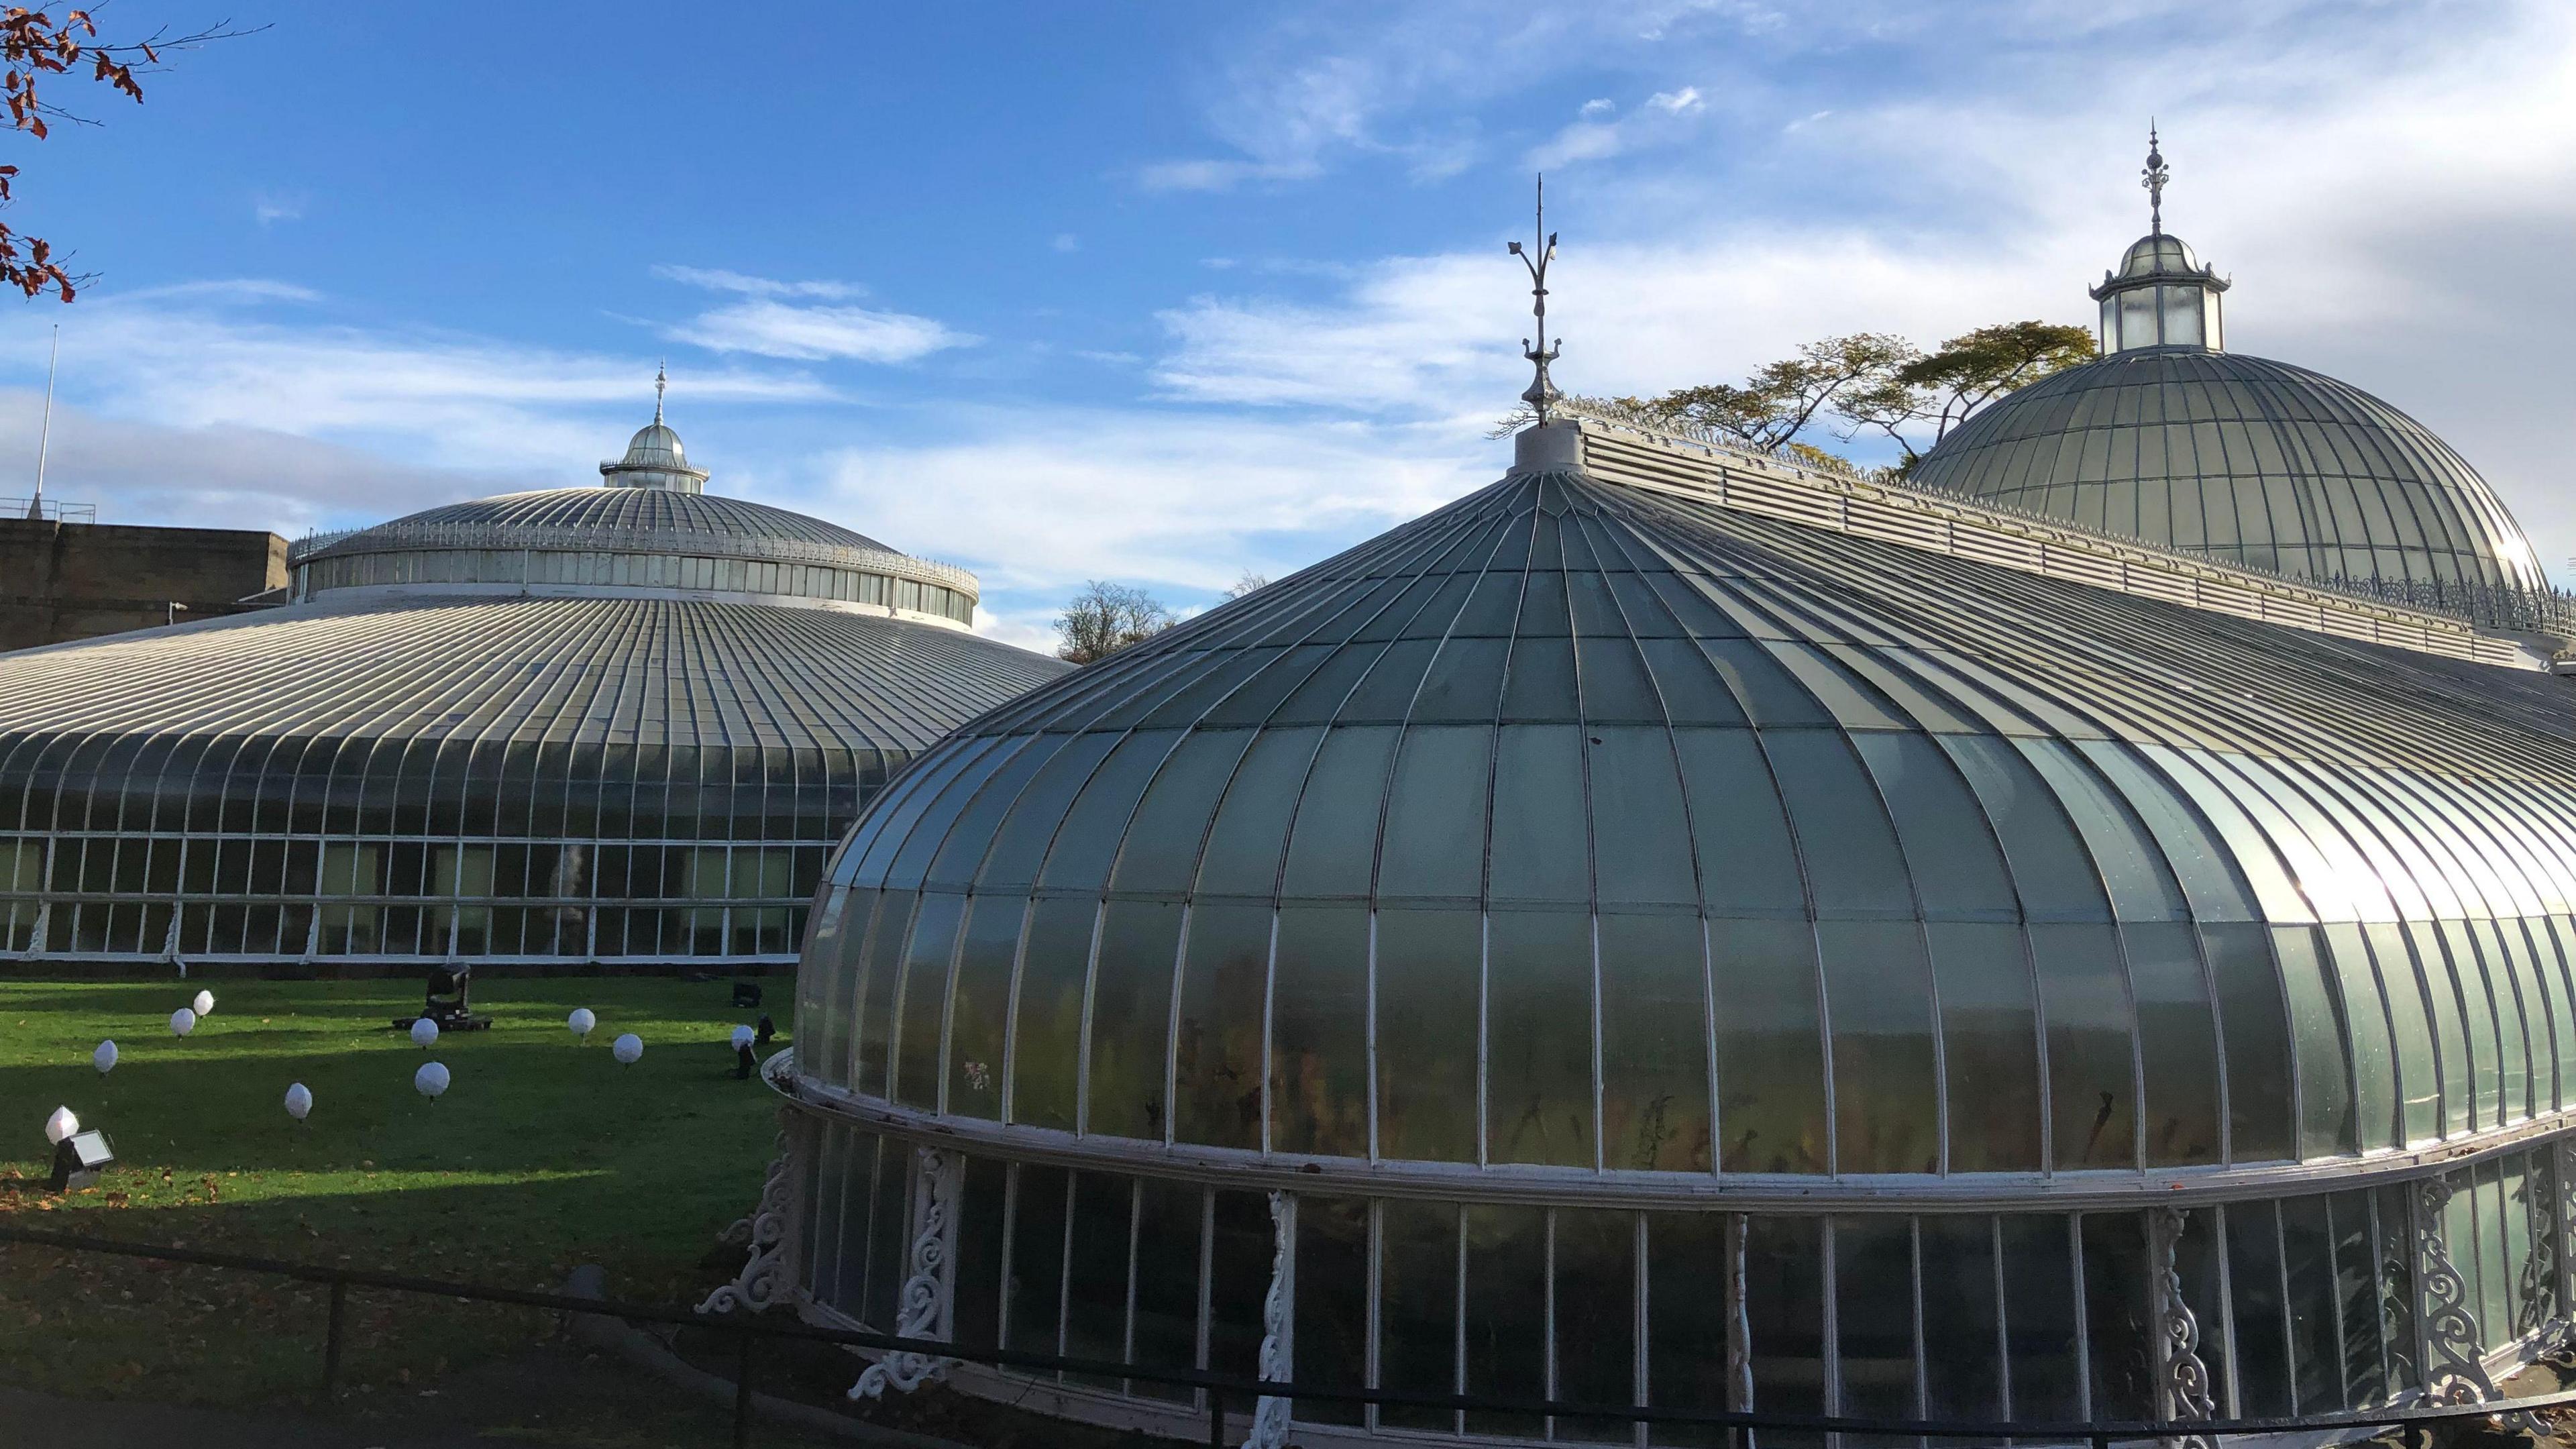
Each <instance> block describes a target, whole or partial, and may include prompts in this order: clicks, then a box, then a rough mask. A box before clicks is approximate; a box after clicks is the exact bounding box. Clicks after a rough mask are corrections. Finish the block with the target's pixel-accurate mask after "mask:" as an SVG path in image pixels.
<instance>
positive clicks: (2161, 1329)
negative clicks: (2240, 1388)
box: [2148, 1207, 2218, 1449]
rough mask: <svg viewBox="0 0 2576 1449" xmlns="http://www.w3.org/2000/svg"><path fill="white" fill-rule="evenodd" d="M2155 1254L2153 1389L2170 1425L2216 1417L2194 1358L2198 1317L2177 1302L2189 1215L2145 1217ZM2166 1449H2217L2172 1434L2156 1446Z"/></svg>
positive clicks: (2202, 1364)
mask: <svg viewBox="0 0 2576 1449" xmlns="http://www.w3.org/2000/svg"><path fill="white" fill-rule="evenodd" d="M2148 1221H2149V1226H2150V1227H2151V1229H2152V1230H2153V1234H2154V1237H2153V1245H2154V1249H2155V1255H2156V1280H2155V1282H2156V1333H2157V1338H2158V1341H2159V1346H2160V1348H2161V1350H2162V1353H2163V1361H2162V1363H2161V1365H2160V1372H2159V1379H2160V1383H2159V1388H2160V1389H2161V1390H2162V1393H2163V1397H2164V1403H2163V1404H2162V1405H2161V1406H2160V1407H2161V1409H2162V1411H2163V1413H2164V1415H2165V1417H2166V1418H2167V1419H2169V1420H2172V1421H2175V1422H2183V1421H2188V1420H2192V1419H2214V1418H2216V1417H2218V1401H2217V1399H2216V1398H2215V1397H2213V1396H2212V1394H2211V1393H2210V1377H2209V1365H2208V1363H2207V1362H2206V1361H2204V1360H2203V1359H2202V1358H2201V1356H2200V1318H2199V1316H2198V1315H2196V1314H2194V1313H2193V1312H2192V1311H2191V1304H2190V1303H2189V1302H2188V1301H2186V1300H2185V1299H2184V1297H2183V1291H2182V1269H2181V1266H2180V1263H2179V1258H2180V1249H2181V1245H2182V1235H2183V1230H2184V1228H2185V1227H2187V1226H2188V1225H2189V1224H2190V1221H2191V1215H2190V1214H2189V1213H2188V1212H2186V1211H2185V1210H2183V1209H2181V1208H2178V1207H2168V1208H2161V1209H2157V1210H2155V1211H2154V1212H2153V1213H2152V1214H2151V1215H2150V1217H2149V1219H2148ZM2162 1442H2163V1443H2164V1444H2165V1445H2166V1446H2167V1449H2217V1446H2216V1443H2215V1441H2213V1440H2211V1439H2210V1438H2209V1437H2208V1436H2207V1435H2202V1434H2187V1435H2175V1436H2172V1437H2169V1438H2166V1439H2165V1440H2163V1441H2162Z"/></svg>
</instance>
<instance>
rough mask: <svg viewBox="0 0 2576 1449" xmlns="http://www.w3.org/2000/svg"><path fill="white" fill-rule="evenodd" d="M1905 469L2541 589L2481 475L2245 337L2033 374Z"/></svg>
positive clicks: (2076, 509) (2192, 537)
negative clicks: (2254, 347)
mask: <svg viewBox="0 0 2576 1449" xmlns="http://www.w3.org/2000/svg"><path fill="white" fill-rule="evenodd" d="M1913 476H1914V481H1916V482H1918V483H1921V484H1923V485H1925V486H1927V487H1933V488H1947V489H1952V490H1955V491H1957V492H1960V493H1964V494H1967V495H1968V496H1969V497H1972V498H1975V499H1978V500H1980V501H1982V502H1987V503H1998V504H2004V505H2008V506H2011V507H2016V508H2026V509H2029V510H2031V511H2032V512H2035V513H2041V514H2045V515H2047V516H2049V517H2052V518H2062V519H2066V520H2068V521H2070V522H2074V523H2078V524H2082V525H2084V526H2086V527H2090V528H2100V529H2106V530H2108V531H2110V532H2113V533H2125V534H2131V535H2134V536H2136V537H2139V538H2142V539H2145V540H2147V541H2148V542H2150V543H2156V544H2161V545H2164V546H2166V547H2170V548H2177V549H2182V550H2185V551H2187V552H2192V553H2203V554H2208V555H2211V556H2212V557H2215V558H2218V559H2222V560H2224V561H2226V562H2228V563H2233V564H2240V565H2244V566H2246V567H2250V568H2258V569H2269V570H2274V571H2277V572H2280V573H2286V574H2293V575H2297V576H2299V577H2303V578H2313V579H2320V580H2346V581H2354V582H2359V583H2362V584H2366V585H2380V584H2387V585H2396V586H2401V587H2402V586H2407V585H2416V586H2433V585H2439V586H2442V587H2444V588H2449V589H2457V588H2459V587H2460V586H2462V585H2474V586H2479V587H2485V588H2509V589H2539V588H2543V587H2545V586H2546V584H2545V580H2544V578H2543V576H2542V574H2541V571H2540V562H2539V558H2538V556H2537V555H2536V554H2535V553H2534V552H2533V550H2532V547H2531V542H2530V540H2529V539H2528V538H2526V537H2525V536H2524V534H2523V532H2522V527H2521V525H2520V524H2518V523H2517V522H2515V521H2514V518H2513V515H2512V514H2511V513H2510V512H2509V511H2507V510H2506V508H2505V506H2504V504H2503V502H2502V501H2501V500H2500V499H2498V498H2497V497H2496V495H2495V493H2494V491H2493V490H2492V489H2490V488H2489V487H2488V486H2487V483H2486V480H2485V479H2483V478H2481V477H2479V476H2478V474H2477V471H2476V470H2475V469H2473V468H2471V467H2470V466H2469V465H2468V463H2467V461H2466V460H2464V459H2462V458H2461V457H2460V455H2459V454H2458V453H2457V452H2455V451H2453V450H2452V448H2451V446H2450V445H2449V444H2447V443H2445V442H2443V441H2442V440H2441V439H2440V438H2439V437H2436V436H2435V435H2434V434H2433V433H2432V432H2431V431H2430V430H2428V429H2426V428H2425V427H2424V426H2423V425H2422V424H2420V423H2418V422H2416V421H2415V420H2414V419H2412V418H2410V417H2408V416H2406V415H2405V414H2404V413H2402V412H2399V411H2398V410H2397V409H2396V408H2394V407H2391V406H2389V405H2388V404H2387V403H2385V402H2382V401H2380V400H2379V399H2378V398H2376V397H2373V396H2371V395H2370V394H2369V393H2366V392H2363V391H2362V390H2361V389H2359V388H2357V387H2354V386H2352V385H2350V384H2349V383H2343V382H2338V381H2336V380H2335V379H2333V378H2330V377H2326V376H2323V375H2322V374H2319V373H2315V372H2310V371H2308V370H2307V369H2305V368H2300V367H2293V366H2291V365H2289V364H2288V363H2283V362H2273V361H2269V360H2267V359H2264V358H2260V357H2249V356H2246V355H2244V354H2242V353H2226V352H2215V351H2208V350H2203V349H2196V348H2153V349H2147V350H2141V351H2126V352H2115V353H2112V354H2111V355H2109V356H2107V357H2103V358H2100V359H2098V360H2096V361H2094V362H2090V363H2087V364H2085V365H2083V366H2081V367H2076V368H2070V369H2068V370H2067V371H2065V372H2061V373H2058V374H2056V375H2055V376H2053V377H2049V378H2046V379H2044V380H2042V381H2040V382H2036V383H2033V384H2031V385H2030V386H2029V387H2026V388H2023V389H2022V390H2021V391H2019V392H2016V393H2013V394H2012V395H2011V396H2009V397H2006V398H2004V399H2003V400H2002V401H2000V402H1997V403H1995V404H1993V405H1992V406H1990V407H1988V408H1987V409H1985V410H1984V411H1983V412H1981V413H1979V414H1977V415H1976V416H1974V417H1972V418H1970V419H1969V420H1968V421H1967V422H1966V423H1964V424H1962V425H1961V426H1960V427H1959V428H1958V429H1957V430H1956V431H1954V432H1952V433H1951V434H1950V436H1949V437H1947V438H1945V439H1943V440H1942V442H1941V444H1940V446H1938V447H1936V448H1934V449H1933V450H1932V451H1931V452H1930V453H1927V454H1925V455H1924V457H1923V460H1922V462H1921V463H1920V464H1918V465H1917V466H1916V469H1915V472H1914V475H1913Z"/></svg>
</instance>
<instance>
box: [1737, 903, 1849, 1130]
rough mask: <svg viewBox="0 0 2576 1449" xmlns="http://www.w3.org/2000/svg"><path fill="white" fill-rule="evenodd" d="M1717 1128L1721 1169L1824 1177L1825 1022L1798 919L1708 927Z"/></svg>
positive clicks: (1810, 941)
mask: <svg viewBox="0 0 2576 1449" xmlns="http://www.w3.org/2000/svg"><path fill="white" fill-rule="evenodd" d="M1708 925H1709V968H1710V971H1711V972H1712V974H1713V975H1714V977H1715V980H1716V990H1715V993H1714V1005H1715V1010H1716V1013H1717V1099H1718V1106H1717V1131H1718V1137H1719V1140H1720V1141H1721V1142H1723V1143H1724V1144H1725V1145H1724V1146H1723V1147H1722V1148H1721V1149H1720V1151H1719V1153H1718V1167H1719V1169H1720V1170H1721V1171H1725V1172H1824V1171H1826V1170H1827V1167H1826V1154H1827V1143H1828V1140H1829V1138H1828V1134H1827V1130H1826V1125H1825V1081H1824V1078H1825V1062H1824V1045H1823V1023H1822V1022H1821V1021H1819V1020H1818V1016H1817V1010H1816V992H1817V986H1816V943H1815V935H1814V932H1813V929H1812V928H1811V927H1810V926H1809V925H1808V924H1807V923H1806V922H1804V921H1731V920H1712V921H1710V922H1709V923H1708Z"/></svg>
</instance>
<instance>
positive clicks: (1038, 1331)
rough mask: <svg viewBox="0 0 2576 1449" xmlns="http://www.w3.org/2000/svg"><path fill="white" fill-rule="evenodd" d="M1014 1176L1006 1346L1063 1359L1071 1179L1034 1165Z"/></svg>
mask: <svg viewBox="0 0 2576 1449" xmlns="http://www.w3.org/2000/svg"><path fill="white" fill-rule="evenodd" d="M1014 1173H1015V1175H1016V1177H1017V1182H1016V1183H1015V1191H1014V1192H1013V1194H1012V1203H1011V1276H1010V1282H1009V1285H1008V1288H1007V1292H1008V1295H1009V1296H1008V1298H1007V1300H1006V1302H1005V1306H1004V1313H1003V1334H1004V1337H1003V1340H1002V1342H1003V1344H1004V1346H1006V1347H1009V1348H1025V1349H1028V1350H1030V1351H1032V1352H1035V1353H1062V1352H1063V1351H1064V1350H1063V1349H1061V1348H1059V1347H1058V1346H1057V1345H1058V1343H1059V1342H1060V1341H1061V1340H1060V1339H1059V1338H1058V1333H1059V1331H1060V1330H1061V1328H1062V1326H1063V1313H1064V1237H1065V1229H1066V1227H1067V1226H1068V1224H1067V1222H1066V1220H1065V1195H1066V1193H1067V1192H1068V1191H1069V1190H1070V1189H1071V1187H1072V1182H1071V1176H1072V1175H1071V1174H1070V1173H1068V1172H1066V1171H1065V1169H1063V1168H1061V1167H1042V1166H1040V1165H1038V1164H1036V1163H1033V1162H1029V1163H1021V1164H1019V1165H1018V1166H1017V1167H1016V1168H1014ZM1121 1246H1122V1247H1123V1246H1124V1245H1123V1244H1122V1245H1121Z"/></svg>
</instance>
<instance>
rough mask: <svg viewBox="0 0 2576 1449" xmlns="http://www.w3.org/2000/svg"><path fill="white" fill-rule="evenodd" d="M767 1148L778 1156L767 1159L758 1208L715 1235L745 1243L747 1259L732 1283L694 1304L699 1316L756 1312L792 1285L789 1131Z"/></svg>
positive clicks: (792, 1184)
mask: <svg viewBox="0 0 2576 1449" xmlns="http://www.w3.org/2000/svg"><path fill="white" fill-rule="evenodd" d="M772 1145H773V1146H774V1147H775V1148H776V1149H777V1155H775V1156H773V1157H772V1158H770V1159H769V1177H768V1179H767V1180H766V1181H765V1182H763V1183H762V1184H761V1187H760V1205H759V1206H758V1207H755V1208H753V1209H752V1210H751V1213H750V1215H749V1216H746V1217H739V1218H736V1219H734V1220H733V1222H732V1224H731V1225H729V1226H728V1227H726V1228H725V1230H724V1231H723V1232H721V1233H718V1234H716V1238H717V1241H719V1242H726V1243H748V1244H750V1245H751V1256H750V1257H749V1258H747V1259H745V1260H744V1261H743V1265H742V1271H741V1272H740V1273H737V1274H735V1275H734V1280H733V1281H732V1282H730V1283H727V1284H725V1285H724V1286H722V1287H720V1288H718V1289H716V1291H714V1292H713V1293H710V1294H708V1295H707V1296H706V1301H705V1302H702V1303H700V1304H699V1305H698V1311H699V1312H700V1313H729V1312H731V1311H733V1310H734V1309H736V1308H741V1309H745V1310H747V1311H749V1312H752V1313H758V1312H760V1311H762V1310H763V1309H766V1308H768V1307H769V1306H770V1305H771V1304H773V1303H776V1302H778V1301H779V1299H780V1298H781V1297H782V1296H784V1295H785V1294H786V1293H787V1292H788V1290H789V1289H790V1288H791V1287H792V1286H793V1285H792V1282H791V1279H792V1277H793V1274H792V1273H791V1272H790V1267H791V1265H790V1263H789V1261H788V1255H787V1242H788V1233H787V1224H788V1221H789V1219H790V1217H791V1216H792V1215H793V1213H794V1211H795V1207H796V1151H795V1147H794V1143H793V1134H792V1132H791V1131H790V1129H789V1128H787V1127H785V1126H781V1127H780V1128H779V1129H778V1138H777V1141H776V1142H775V1143H773V1144H772Z"/></svg>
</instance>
